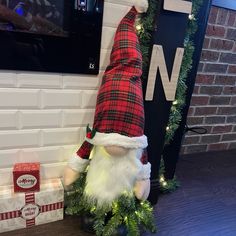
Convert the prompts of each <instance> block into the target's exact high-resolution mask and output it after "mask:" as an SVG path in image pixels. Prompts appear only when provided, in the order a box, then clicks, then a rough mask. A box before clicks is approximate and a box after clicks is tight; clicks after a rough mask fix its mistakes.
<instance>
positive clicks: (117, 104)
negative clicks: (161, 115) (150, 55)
mask: <svg viewBox="0 0 236 236" xmlns="http://www.w3.org/2000/svg"><path fill="white" fill-rule="evenodd" d="M136 14H137V11H136V9H135V8H134V7H132V8H131V10H130V11H129V12H128V13H127V14H126V16H125V17H124V18H123V19H122V20H121V22H120V24H119V26H118V28H117V31H116V34H115V38H114V45H113V48H112V52H111V56H110V64H109V65H108V66H107V68H106V71H105V72H104V75H103V79H102V83H101V86H100V89H99V91H98V97H97V104H96V111H95V117H94V123H93V128H94V129H96V130H97V131H98V132H101V133H118V134H121V135H125V136H128V137H140V136H142V135H143V130H144V108H143V93H142V83H141V78H140V77H141V75H142V55H141V50H140V45H139V41H138V37H137V34H136V32H135V28H134V23H135V17H136ZM92 148H93V145H92V144H90V143H89V142H87V141H85V142H84V143H83V144H82V146H81V147H80V149H79V150H78V151H77V155H78V156H80V157H81V158H83V159H88V158H89V155H90V152H91V150H92ZM144 162H145V161H144Z"/></svg>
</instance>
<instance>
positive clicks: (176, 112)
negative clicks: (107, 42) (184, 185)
mask: <svg viewBox="0 0 236 236" xmlns="http://www.w3.org/2000/svg"><path fill="white" fill-rule="evenodd" d="M201 4H202V0H193V1H192V14H191V15H190V16H189V21H188V27H187V30H186V35H185V40H184V55H183V61H182V65H181V69H180V74H179V79H178V84H177V90H176V98H175V101H174V102H173V103H172V106H171V109H170V115H169V121H168V124H167V128H166V135H165V145H168V144H170V142H171V140H172V139H173V137H174V134H175V132H176V130H177V129H178V127H179V124H180V122H181V119H182V109H183V107H184V106H185V100H186V90H187V86H186V79H187V77H188V73H189V71H190V70H191V68H192V57H193V53H194V44H193V36H194V34H195V32H196V31H197V22H196V19H195V16H196V15H197V13H198V10H199V8H200V6H201ZM157 7H158V2H157V1H156V0H150V1H149V10H148V12H147V15H146V16H145V17H144V18H141V19H140V22H139V23H138V24H139V25H140V27H139V37H140V44H141V50H142V54H143V76H142V77H143V81H147V77H148V69H149V64H150V52H151V49H152V48H151V46H152V33H153V31H154V28H155V24H154V21H155V13H156V10H157ZM161 162H162V163H164V162H163V159H162V160H161ZM164 169H165V167H164V164H163V165H161V166H160V170H159V173H160V174H159V176H160V177H159V178H161V179H163V178H164ZM178 186H179V182H178V181H177V180H176V177H174V178H173V179H171V180H164V181H161V182H160V190H161V191H162V192H165V193H166V192H173V191H174V190H175V189H176V188H178Z"/></svg>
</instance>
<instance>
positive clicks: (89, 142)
mask: <svg viewBox="0 0 236 236" xmlns="http://www.w3.org/2000/svg"><path fill="white" fill-rule="evenodd" d="M147 8H148V2H147V0H135V3H134V6H133V7H132V8H131V9H130V11H129V12H128V13H127V14H126V16H125V17H124V18H123V19H122V20H121V22H120V24H119V26H118V28H117V31H116V34H115V38H114V45H113V48H112V52H111V56H110V64H109V65H108V67H107V68H106V71H105V72H104V75H103V78H102V83H101V86H100V89H99V91H98V96H97V104H96V111H95V117H94V123H93V127H92V128H91V129H90V128H89V127H87V135H86V137H85V141H84V143H83V144H82V145H81V147H80V148H79V150H78V151H77V152H76V154H75V155H74V156H72V158H70V160H69V162H68V165H67V167H66V169H65V173H64V185H65V187H66V188H67V187H69V186H70V185H71V184H72V183H73V182H74V181H75V180H76V179H77V178H78V177H79V174H80V173H81V172H84V171H87V176H86V186H85V192H84V194H85V195H86V196H87V197H89V198H91V199H92V200H95V201H96V202H97V204H98V205H102V204H111V203H112V202H113V201H114V200H115V199H117V198H118V197H119V196H121V195H122V194H123V193H125V192H129V193H130V192H131V193H132V194H134V195H135V196H136V197H137V198H138V199H142V200H144V199H146V198H147V197H148V195H149V191H150V179H149V178H150V171H151V170H150V169H151V165H150V163H148V161H147V155H146V152H145V148H146V147H147V145H148V144H147V137H146V136H145V135H144V108H143V93H142V83H141V75H142V55H141V51H140V45H139V41H138V37H137V34H136V31H135V26H134V24H135V19H136V16H137V14H138V13H142V12H146V10H147ZM87 167H88V168H87Z"/></svg>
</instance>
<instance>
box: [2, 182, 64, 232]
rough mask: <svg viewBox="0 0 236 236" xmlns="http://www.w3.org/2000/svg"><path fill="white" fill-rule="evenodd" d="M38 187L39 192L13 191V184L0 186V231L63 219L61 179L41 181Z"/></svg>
mask: <svg viewBox="0 0 236 236" xmlns="http://www.w3.org/2000/svg"><path fill="white" fill-rule="evenodd" d="M40 188H41V191H40V192H32V193H14V189H13V186H0V233H2V232H6V231H11V230H16V229H21V228H27V227H32V226H34V225H40V224H45V223H49V222H53V221H57V220H62V219H63V206H64V189H63V186H62V183H61V180H60V179H51V180H45V181H42V183H41V186H40Z"/></svg>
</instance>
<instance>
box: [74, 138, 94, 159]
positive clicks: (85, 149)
mask: <svg viewBox="0 0 236 236" xmlns="http://www.w3.org/2000/svg"><path fill="white" fill-rule="evenodd" d="M92 148H93V144H91V143H89V142H87V141H84V142H83V144H82V145H81V146H80V148H79V150H78V151H77V152H76V154H77V155H78V156H79V157H81V158H82V159H89V156H90V152H91V151H92Z"/></svg>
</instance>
